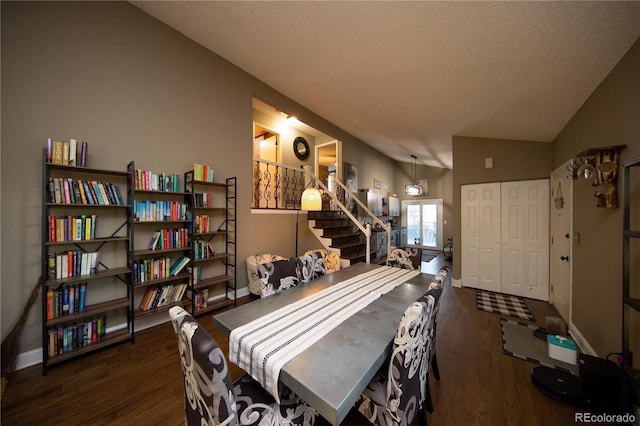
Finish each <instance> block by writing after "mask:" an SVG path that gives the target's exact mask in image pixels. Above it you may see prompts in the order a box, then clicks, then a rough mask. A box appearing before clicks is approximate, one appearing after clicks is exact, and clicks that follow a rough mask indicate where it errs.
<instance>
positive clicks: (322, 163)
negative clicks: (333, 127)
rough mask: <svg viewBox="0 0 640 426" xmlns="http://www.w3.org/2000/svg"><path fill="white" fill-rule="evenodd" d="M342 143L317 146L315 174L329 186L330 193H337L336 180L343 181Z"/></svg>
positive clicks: (330, 142) (333, 142) (331, 142)
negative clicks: (340, 165) (341, 165)
mask: <svg viewBox="0 0 640 426" xmlns="http://www.w3.org/2000/svg"><path fill="white" fill-rule="evenodd" d="M340 151H341V150H340V141H338V140H333V141H329V142H325V143H319V144H316V146H315V174H316V176H317V177H318V179H320V181H321V182H322V183H323V184H324V185H326V186H327V188H328V189H329V191H331V192H335V179H336V178H337V179H341V177H342V171H341V167H338V165H339V164H340V157H341V152H340Z"/></svg>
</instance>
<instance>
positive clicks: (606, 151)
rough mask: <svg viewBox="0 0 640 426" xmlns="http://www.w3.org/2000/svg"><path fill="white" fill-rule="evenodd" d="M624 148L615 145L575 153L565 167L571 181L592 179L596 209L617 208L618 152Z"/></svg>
mask: <svg viewBox="0 0 640 426" xmlns="http://www.w3.org/2000/svg"><path fill="white" fill-rule="evenodd" d="M626 147H627V146H626V145H615V146H605V147H599V148H589V149H585V150H584V151H580V152H579V153H577V154H576V157H575V158H574V159H572V160H571V164H570V165H569V167H567V169H568V170H569V172H570V173H571V175H570V176H569V177H571V178H572V179H590V178H592V177H593V178H594V180H593V183H592V186H595V187H596V192H595V193H594V194H593V195H594V196H595V197H596V198H597V199H598V201H597V203H596V206H597V207H606V208H616V207H618V192H617V189H616V183H617V182H618V165H619V163H620V150H622V149H624V148H626Z"/></svg>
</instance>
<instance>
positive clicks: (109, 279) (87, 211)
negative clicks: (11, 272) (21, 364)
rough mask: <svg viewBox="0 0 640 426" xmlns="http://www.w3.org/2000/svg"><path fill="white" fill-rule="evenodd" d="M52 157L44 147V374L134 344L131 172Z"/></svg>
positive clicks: (42, 260)
mask: <svg viewBox="0 0 640 426" xmlns="http://www.w3.org/2000/svg"><path fill="white" fill-rule="evenodd" d="M85 149H86V148H85ZM48 152H49V154H48ZM67 152H68V151H67ZM71 152H72V151H71ZM72 153H73V152H72ZM55 160H56V159H54V158H52V157H51V154H50V150H48V149H47V148H45V149H43V154H42V259H41V262H42V277H43V279H42V288H41V290H42V291H41V293H42V348H43V356H42V358H43V360H42V371H43V374H47V369H48V368H49V367H50V366H52V365H55V364H57V363H60V362H63V361H68V360H71V359H73V358H76V357H78V356H80V355H85V354H88V353H91V352H93V351H96V350H98V349H101V348H104V347H106V346H110V345H113V344H116V343H120V342H124V341H127V340H128V341H130V342H131V343H133V342H134V338H133V317H132V315H131V312H132V286H131V264H130V256H129V253H130V250H131V243H132V226H131V224H132V210H131V199H130V198H129V197H128V194H129V188H130V186H131V180H130V174H129V172H128V171H126V170H122V171H118V170H105V169H95V168H89V167H85V166H76V165H73V163H72V164H68V163H69V162H68V161H67V162H65V163H67V164H62V163H59V162H55V163H54V161H55ZM74 161H75V160H74ZM78 164H85V163H84V162H82V163H78ZM123 194H127V197H126V198H123V196H122V195H123ZM123 324H124V325H123Z"/></svg>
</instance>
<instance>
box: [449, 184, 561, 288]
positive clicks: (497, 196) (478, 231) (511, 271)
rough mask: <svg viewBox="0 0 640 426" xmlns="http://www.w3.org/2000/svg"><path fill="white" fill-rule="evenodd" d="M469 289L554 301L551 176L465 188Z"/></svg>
mask: <svg viewBox="0 0 640 426" xmlns="http://www.w3.org/2000/svg"><path fill="white" fill-rule="evenodd" d="M460 219H461V246H462V248H461V262H462V263H461V265H462V271H461V275H462V276H461V278H462V279H461V281H462V285H464V286H465V287H473V288H478V289H482V290H488V291H494V292H500V293H506V294H513V295H517V296H523V297H530V298H534V299H540V300H548V299H549V181H548V179H539V180H530V181H518V182H496V183H487V184H474V185H462V186H461V218H460Z"/></svg>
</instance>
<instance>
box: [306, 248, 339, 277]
mask: <svg viewBox="0 0 640 426" xmlns="http://www.w3.org/2000/svg"><path fill="white" fill-rule="evenodd" d="M316 252H317V253H320V254H321V255H322V259H323V260H324V266H325V267H326V269H327V274H332V273H334V272H335V271H339V270H340V256H339V255H338V253H336V252H335V251H332V250H327V249H316V250H308V251H306V252H305V253H304V254H312V253H316Z"/></svg>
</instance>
